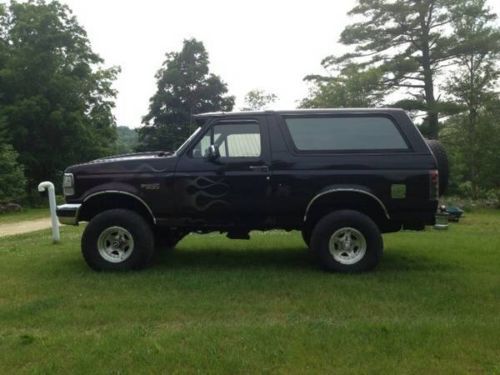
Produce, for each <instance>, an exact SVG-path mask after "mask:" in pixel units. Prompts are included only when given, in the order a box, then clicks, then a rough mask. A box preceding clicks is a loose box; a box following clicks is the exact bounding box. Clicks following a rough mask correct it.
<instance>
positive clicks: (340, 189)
mask: <svg viewBox="0 0 500 375" xmlns="http://www.w3.org/2000/svg"><path fill="white" fill-rule="evenodd" d="M337 192H351V193H362V194H366V195H368V196H370V197H372V198H373V199H375V201H377V202H378V204H379V205H380V207H382V209H383V210H384V213H385V217H386V218H387V219H389V220H390V219H391V217H390V216H389V212H388V211H387V208H386V207H385V205H384V203H383V202H382V201H381V200H380V198H379V197H377V196H376V195H375V194H372V193H370V192H368V191H366V190H362V189H355V188H334V189H329V190H326V191H323V192H321V193H319V194H317V195H315V196H314V197H313V199H311V201H310V202H309V204H308V205H307V207H306V212H305V213H304V221H306V220H307V213H308V212H309V209H310V208H311V206H312V204H313V203H314V201H315V200H316V199H318V198H320V197H322V196H323V195H326V194H330V193H337Z"/></svg>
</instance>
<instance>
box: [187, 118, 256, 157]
mask: <svg viewBox="0 0 500 375" xmlns="http://www.w3.org/2000/svg"><path fill="white" fill-rule="evenodd" d="M212 139H213V143H214V145H216V146H217V147H218V148H219V153H220V156H221V158H248V157H259V156H260V155H261V151H262V149H261V148H262V146H261V134H260V127H259V125H258V124H257V123H245V124H241V123H240V124H238V123H234V124H231V123H224V124H220V125H217V124H216V125H215V126H213V127H212V128H211V129H210V130H209V131H208V132H207V134H205V136H204V137H203V138H202V139H201V140H200V141H199V142H198V144H197V145H196V146H195V147H194V149H193V151H192V156H193V157H194V158H204V157H207V156H208V148H209V146H210V144H211V142H212Z"/></svg>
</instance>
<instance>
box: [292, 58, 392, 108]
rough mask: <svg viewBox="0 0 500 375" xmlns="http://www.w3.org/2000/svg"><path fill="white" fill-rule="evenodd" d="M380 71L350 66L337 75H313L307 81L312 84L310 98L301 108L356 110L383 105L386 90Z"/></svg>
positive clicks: (302, 103) (306, 99)
mask: <svg viewBox="0 0 500 375" xmlns="http://www.w3.org/2000/svg"><path fill="white" fill-rule="evenodd" d="M381 79H382V73H381V71H380V70H379V69H378V68H370V69H367V70H364V71H363V70H361V69H360V67H358V66H357V65H353V64H351V65H348V66H346V67H345V68H343V69H342V70H341V71H340V72H337V74H336V75H329V76H321V75H311V76H307V77H306V78H305V80H306V81H309V82H311V83H312V84H313V88H312V89H311V91H310V93H309V96H308V97H307V98H305V99H304V100H302V102H301V104H300V106H301V107H302V108H335V107H341V108H346V107H347V108H349V107H350V108H355V107H373V106H377V105H379V104H381V102H382V100H383V98H384V95H385V93H386V92H385V91H384V87H383V85H382V84H381Z"/></svg>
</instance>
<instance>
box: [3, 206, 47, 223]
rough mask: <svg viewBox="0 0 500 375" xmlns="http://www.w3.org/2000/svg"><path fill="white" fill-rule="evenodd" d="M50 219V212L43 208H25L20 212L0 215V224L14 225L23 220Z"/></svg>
mask: <svg viewBox="0 0 500 375" xmlns="http://www.w3.org/2000/svg"><path fill="white" fill-rule="evenodd" d="M43 217H47V218H48V217H50V212H49V209H48V208H47V207H45V208H25V209H23V210H22V211H20V212H11V213H4V214H0V224H8V223H15V222H18V221H24V220H34V219H41V218H43Z"/></svg>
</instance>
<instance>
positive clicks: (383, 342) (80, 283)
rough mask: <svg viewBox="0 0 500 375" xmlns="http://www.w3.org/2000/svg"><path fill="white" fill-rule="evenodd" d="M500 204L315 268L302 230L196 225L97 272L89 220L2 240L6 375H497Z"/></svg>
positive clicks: (0, 301) (0, 343)
mask: <svg viewBox="0 0 500 375" xmlns="http://www.w3.org/2000/svg"><path fill="white" fill-rule="evenodd" d="M499 228H500V211H481V212H478V213H474V214H467V217H466V218H465V219H463V221H461V222H460V223H459V224H455V225H452V226H451V228H450V230H448V231H433V230H428V231H427V232H421V233H416V232H404V233H396V234H390V235H386V236H384V240H385V245H386V250H385V256H384V259H383V260H382V263H381V264H380V266H379V267H378V268H377V269H376V271H375V272H372V273H367V274H361V275H338V274H327V273H324V272H322V271H320V270H319V269H318V268H317V267H316V265H315V263H314V261H313V259H311V257H310V256H309V254H308V253H307V251H306V250H305V248H304V245H303V243H302V241H301V239H300V235H299V234H298V233H291V234H290V233H282V232H271V233H268V234H259V233H255V234H254V235H253V236H252V240H251V241H234V240H228V239H225V238H224V237H222V236H216V235H209V236H197V235H192V236H189V237H187V238H186V239H185V240H183V241H182V242H181V243H180V245H179V246H178V249H177V250H175V251H174V252H172V253H165V254H161V256H159V259H158V262H157V264H156V265H155V266H154V267H152V268H151V269H148V270H146V271H143V272H138V273H126V274H116V273H115V274H110V273H107V274H106V273H95V272H92V271H90V270H89V269H88V268H87V267H86V265H85V264H84V262H83V260H82V258H81V256H80V250H79V240H80V234H81V230H82V228H81V227H80V228H73V227H63V228H62V240H63V241H62V243H61V244H59V245H52V244H51V240H50V231H49V230H47V231H42V232H38V233H32V234H27V235H21V236H16V237H7V238H3V239H0V373H1V374H7V373H18V372H28V373H32V372H34V373H54V372H56V373H69V372H71V373H82V374H86V373H136V372H146V373H158V372H160V371H161V372H164V373H170V372H188V373H194V372H199V373H206V372H209V373H227V374H234V373H256V372H258V373H261V372H279V373H300V374H302V373H331V372H336V373H339V372H341V373H343V372H355V373H379V374H387V373H413V374H421V373H448V374H460V373H488V374H495V373H497V374H498V373H500V230H499Z"/></svg>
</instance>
